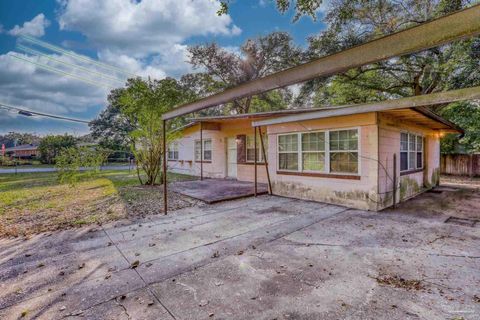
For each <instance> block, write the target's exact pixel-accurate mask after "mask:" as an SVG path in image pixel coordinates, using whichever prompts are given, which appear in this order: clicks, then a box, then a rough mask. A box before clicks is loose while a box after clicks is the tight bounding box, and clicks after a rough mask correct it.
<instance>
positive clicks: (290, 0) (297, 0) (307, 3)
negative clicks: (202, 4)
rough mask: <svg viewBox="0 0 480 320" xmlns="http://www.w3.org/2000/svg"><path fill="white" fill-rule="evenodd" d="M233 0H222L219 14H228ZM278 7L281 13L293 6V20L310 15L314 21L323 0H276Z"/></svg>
mask: <svg viewBox="0 0 480 320" xmlns="http://www.w3.org/2000/svg"><path fill="white" fill-rule="evenodd" d="M272 1H273V0H272ZM230 2H231V0H220V9H219V10H218V12H217V13H218V14H219V15H222V14H227V13H228V10H229V4H230ZM275 2H276V4H277V9H278V11H280V12H281V13H283V14H284V13H286V12H287V11H288V10H290V9H291V8H292V7H293V8H294V10H295V16H294V17H293V22H296V21H297V20H298V19H299V18H300V17H302V16H310V17H311V18H312V19H313V20H314V21H315V20H316V19H317V10H318V9H319V8H320V5H321V4H322V2H323V0H276V1H275Z"/></svg>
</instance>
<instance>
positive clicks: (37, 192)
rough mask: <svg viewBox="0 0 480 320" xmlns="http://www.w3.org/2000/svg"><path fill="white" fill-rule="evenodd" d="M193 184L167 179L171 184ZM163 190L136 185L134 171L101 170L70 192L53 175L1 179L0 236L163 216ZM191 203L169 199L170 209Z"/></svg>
mask: <svg viewBox="0 0 480 320" xmlns="http://www.w3.org/2000/svg"><path fill="white" fill-rule="evenodd" d="M191 179H193V177H191V176H186V175H179V174H169V181H180V180H191ZM162 191H163V187H162V186H154V187H151V186H140V185H139V182H138V178H137V176H136V173H134V172H133V171H132V172H128V171H102V173H101V175H99V176H96V177H93V178H86V177H85V178H83V179H80V181H79V182H78V183H77V184H76V185H75V186H74V187H71V186H70V185H68V184H60V183H59V182H58V180H57V174H56V173H23V174H17V175H13V174H4V175H0V237H2V236H3V237H5V236H21V235H28V234H33V233H38V232H44V231H53V230H59V229H66V228H71V227H77V226H83V225H88V224H101V223H103V222H107V221H111V220H117V219H121V218H127V217H143V216H146V215H148V214H158V213H162V211H163V192H162ZM192 203H193V202H192V201H191V200H189V199H186V198H183V197H180V196H179V195H174V194H172V195H170V194H169V208H171V209H172V210H174V209H178V208H182V207H186V206H190V205H192Z"/></svg>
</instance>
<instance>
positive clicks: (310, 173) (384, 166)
mask: <svg viewBox="0 0 480 320" xmlns="http://www.w3.org/2000/svg"><path fill="white" fill-rule="evenodd" d="M360 107H362V106H360ZM200 126H202V143H203V148H202V149H203V150H202V151H203V157H201V152H200V150H201V147H200V146H201V142H200ZM254 126H261V129H262V133H263V134H265V136H264V142H265V147H266V149H267V151H266V153H267V163H268V165H267V166H268V170H269V174H270V181H271V183H272V191H273V194H276V195H282V196H287V197H294V198H299V199H307V200H316V201H324V202H329V203H335V204H341V205H345V206H348V207H353V208H358V209H369V210H375V211H376V210H381V209H384V208H386V207H389V206H391V205H393V203H394V198H395V203H398V202H400V201H403V200H405V199H408V198H410V197H412V196H414V195H416V194H419V193H420V192H422V191H425V190H427V189H429V188H431V187H433V186H435V185H437V184H438V182H439V167H440V137H441V136H442V135H443V134H444V133H446V132H456V133H462V132H463V131H462V130H461V129H460V128H458V127H456V126H455V125H454V124H452V123H450V122H448V121H447V120H445V119H443V118H441V117H439V116H438V115H436V114H434V113H432V112H430V111H428V110H427V109H424V108H404V109H395V110H391V109H389V108H388V107H382V106H381V105H380V106H379V105H375V106H374V107H368V108H367V107H365V108H363V109H358V107H356V108H350V107H340V108H325V109H302V110H289V111H278V112H264V113H256V114H245V115H234V116H220V117H204V118H196V119H193V122H192V123H191V124H189V125H187V126H185V127H183V128H182V129H181V132H182V137H181V138H179V139H178V140H176V141H175V142H174V143H172V144H170V147H169V150H168V160H169V161H168V167H169V170H171V171H173V172H179V173H186V174H191V175H200V168H201V166H200V162H201V161H203V175H204V176H206V177H213V178H232V179H238V180H241V181H253V180H254V165H253V164H254V151H255V148H254V142H253V141H254V139H253V133H254ZM257 142H258V145H257V148H258V149H257V150H258V152H257V154H259V156H258V158H257V159H258V162H259V164H258V166H257V172H258V181H259V182H264V183H265V182H267V175H266V166H265V164H264V162H263V160H264V159H263V156H262V152H261V148H260V139H259V138H258V139H257ZM394 157H396V166H395V167H396V170H394V161H393V160H394ZM394 181H396V183H394ZM212 183H215V182H214V181H212ZM395 186H396V187H395ZM394 191H395V192H394ZM394 194H395V196H394Z"/></svg>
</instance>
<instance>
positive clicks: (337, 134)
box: [330, 129, 358, 173]
mask: <svg viewBox="0 0 480 320" xmlns="http://www.w3.org/2000/svg"><path fill="white" fill-rule="evenodd" d="M330 172H335V173H358V130H356V129H355V130H339V131H331V132H330Z"/></svg>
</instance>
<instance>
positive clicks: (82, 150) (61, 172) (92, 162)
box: [55, 147, 108, 186]
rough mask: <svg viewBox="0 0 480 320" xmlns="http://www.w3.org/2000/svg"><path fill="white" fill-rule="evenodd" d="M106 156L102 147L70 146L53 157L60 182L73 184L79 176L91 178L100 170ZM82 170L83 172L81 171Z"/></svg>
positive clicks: (106, 153)
mask: <svg viewBox="0 0 480 320" xmlns="http://www.w3.org/2000/svg"><path fill="white" fill-rule="evenodd" d="M107 157H108V152H107V151H106V150H103V149H92V148H89V147H78V148H77V147H70V148H65V149H63V150H62V151H60V154H59V155H58V156H57V157H56V158H55V163H56V164H55V167H56V168H57V170H58V171H57V174H58V179H59V180H60V182H61V183H68V184H70V185H71V186H75V184H76V183H77V182H78V180H79V179H80V177H87V178H91V177H93V176H95V175H97V174H98V173H99V172H100V166H101V165H102V163H104V162H105V160H106V159H107ZM82 171H84V172H82Z"/></svg>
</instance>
